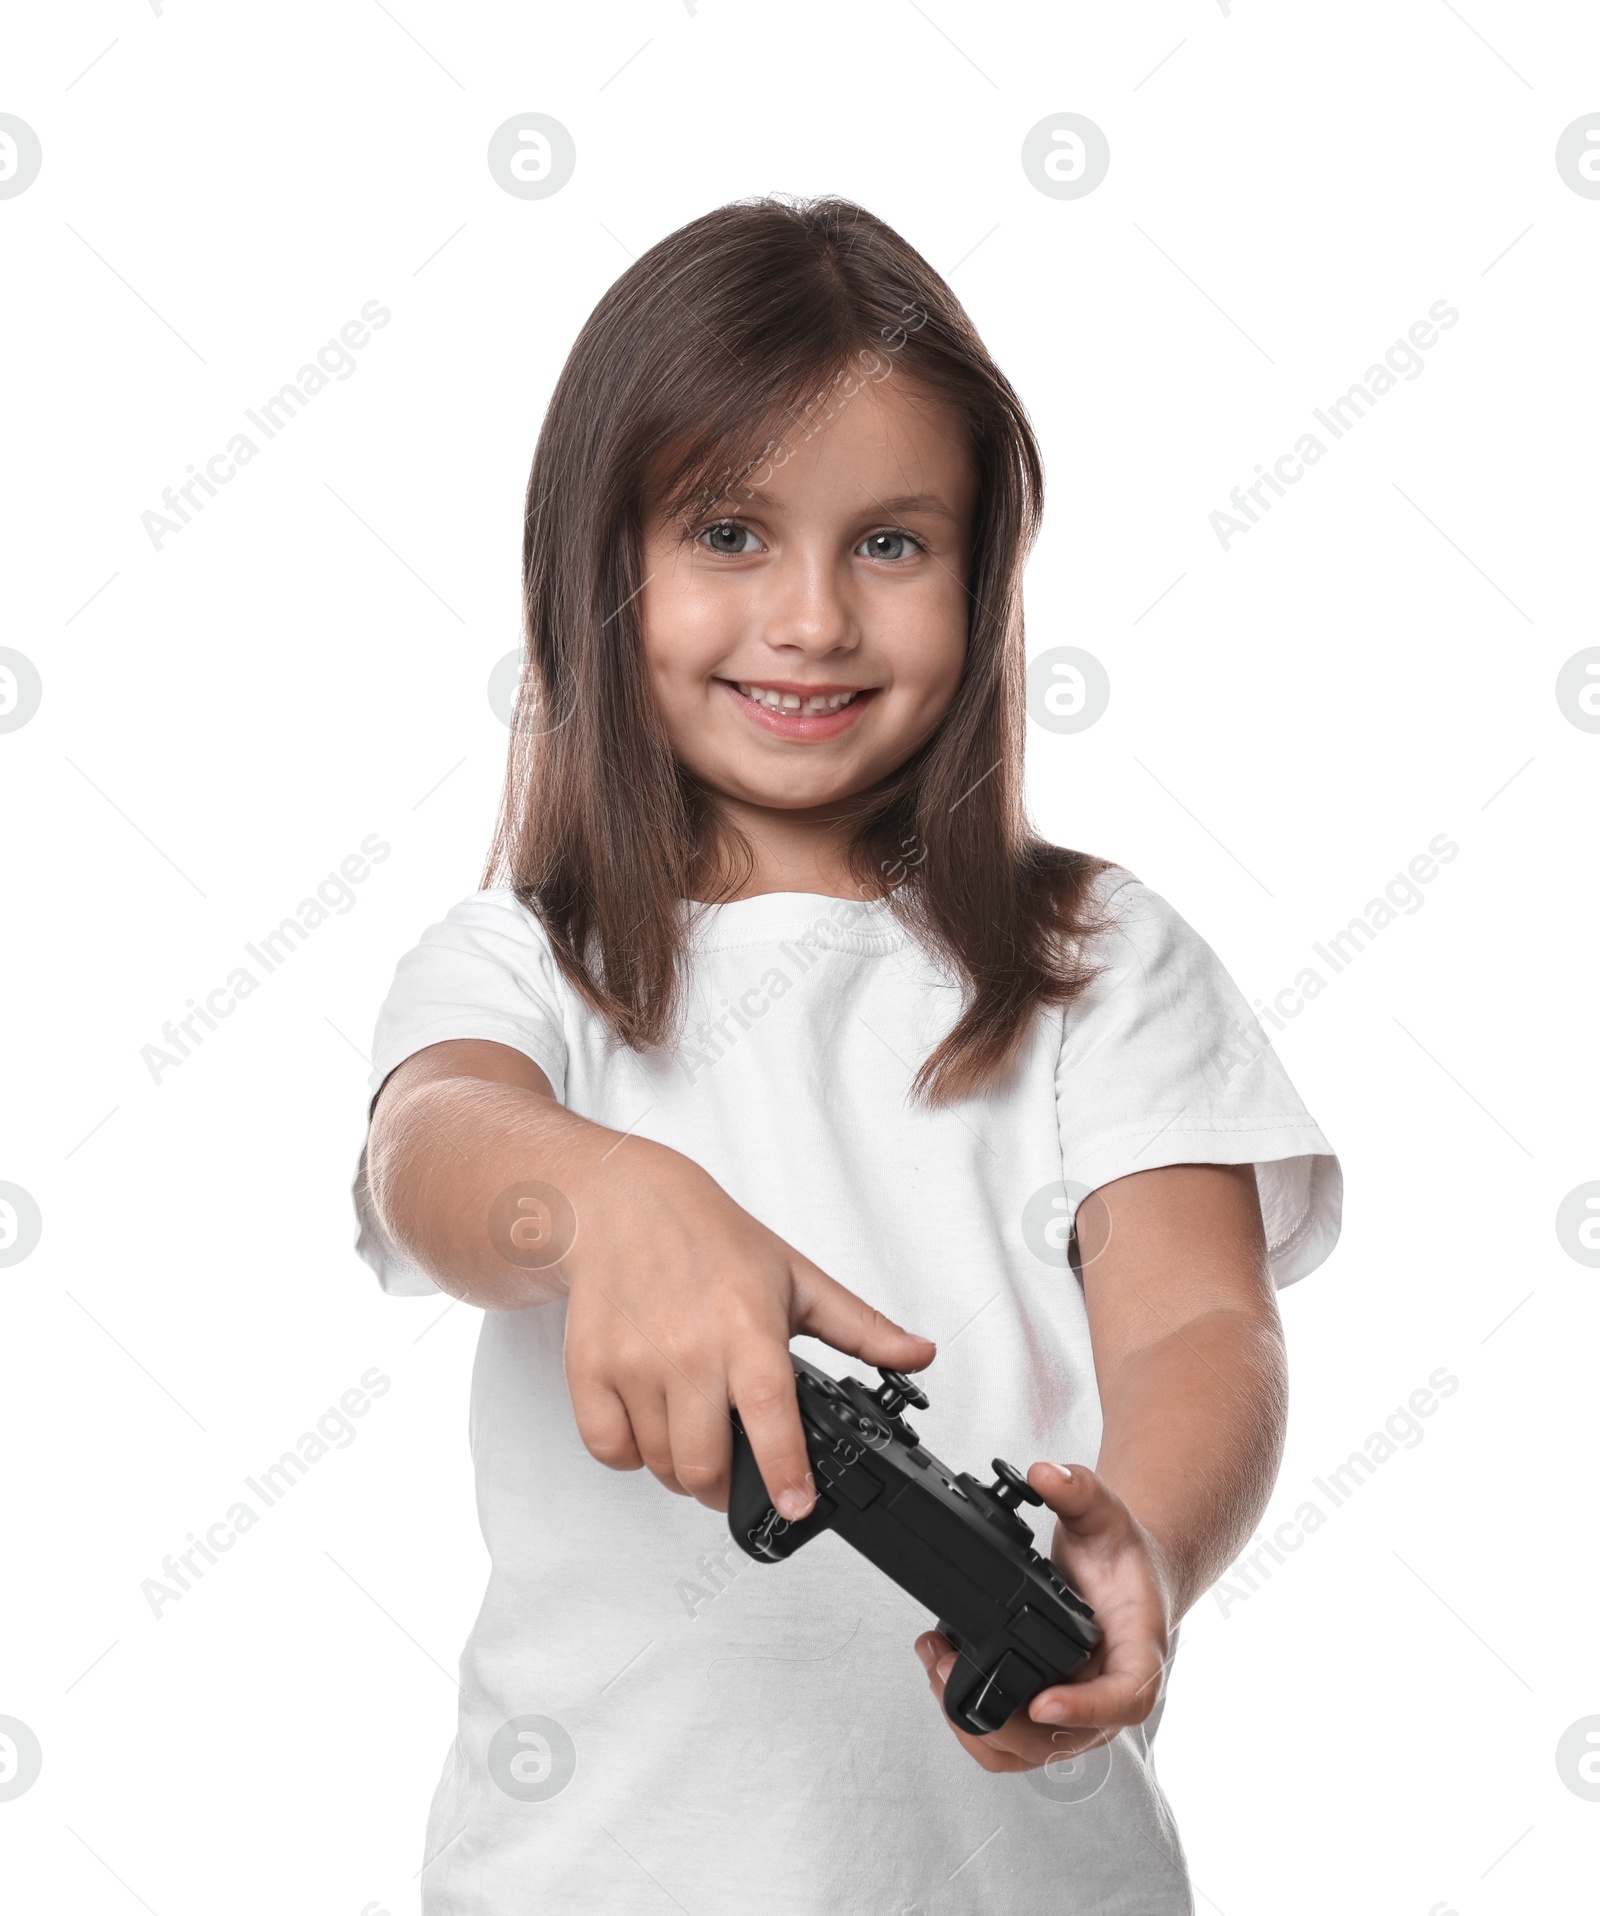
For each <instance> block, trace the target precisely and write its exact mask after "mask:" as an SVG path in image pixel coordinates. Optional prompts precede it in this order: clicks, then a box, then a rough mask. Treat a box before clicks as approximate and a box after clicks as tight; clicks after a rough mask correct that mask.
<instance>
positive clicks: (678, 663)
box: [640, 375, 977, 813]
mask: <svg viewBox="0 0 1600 1916" xmlns="http://www.w3.org/2000/svg"><path fill="white" fill-rule="evenodd" d="M844 390H845V389H844V388H842V387H835V389H834V394H833V397H832V401H831V409H832V411H833V414H834V416H833V418H832V419H831V420H830V421H828V422H827V423H826V424H824V425H823V426H822V427H821V429H820V430H818V431H812V430H811V429H810V428H809V427H807V426H805V425H797V426H794V427H791V428H790V430H789V433H788V436H787V437H786V438H785V440H784V441H783V443H782V445H781V446H780V447H779V448H778V449H776V450H775V451H773V452H772V453H771V455H770V456H769V457H768V458H767V459H766V460H765V461H764V462H763V463H761V464H759V465H757V466H756V467H755V469H754V470H753V471H752V472H751V473H750V474H749V475H748V476H747V478H746V479H745V480H744V481H742V482H741V484H740V485H739V486H738V488H737V489H736V490H735V491H734V492H733V493H730V494H729V495H728V497H727V498H725V499H723V500H722V501H721V502H719V504H718V505H717V506H716V507H715V508H714V509H713V510H712V511H711V512H710V513H709V514H708V515H707V516H706V517H705V518H703V519H700V520H697V521H693V522H691V523H690V524H689V525H688V527H687V528H686V527H685V525H684V522H683V520H682V519H681V518H673V517H671V516H669V515H667V514H665V513H662V512H659V511H657V512H654V513H652V514H651V515H650V516H649V518H648V519H647V522H646V526H645V533H644V550H643V560H644V575H645V584H644V587H643V589H642V592H641V594H640V599H641V604H642V607H643V631H644V650H645V657H646V660H647V663H648V666H649V670H650V675H651V682H652V684H653V686H654V689H655V695H656V698H657V701H658V703H659V705H660V708H661V712H662V715H663V717H664V719H665V721H666V726H667V732H668V735H669V737H670V739H671V742H672V747H673V750H674V751H675V752H676V754H677V756H678V758H679V760H680V761H681V762H682V763H683V764H684V765H686V766H687V767H688V768H689V770H690V771H691V772H693V773H694V774H695V775H696V776H697V777H698V778H700V779H701V780H702V781H703V782H704V783H705V784H707V785H708V786H710V787H711V788H712V789H713V790H715V791H716V792H718V793H719V794H721V795H722V796H723V797H724V798H726V799H728V800H731V801H732V802H733V806H734V809H735V811H736V812H737V811H739V810H742V809H744V808H747V807H755V808H757V809H760V810H776V811H783V812H787V813H795V812H803V811H805V810H806V809H808V808H811V807H818V806H822V807H825V806H827V805H828V804H830V803H831V802H836V801H837V800H839V799H842V798H846V797H849V796H850V795H851V794H853V793H855V792H859V791H862V790H864V789H865V788H867V787H868V786H871V785H874V784H876V783H877V782H878V781H879V780H880V779H882V778H884V777H886V776H887V775H888V774H889V773H890V772H892V771H894V770H895V768H896V767H897V766H899V765H901V764H903V763H904V762H905V760H906V759H907V758H909V757H910V756H911V754H912V753H913V752H914V751H915V750H916V749H917V747H918V746H919V745H921V744H922V743H923V741H924V740H925V739H926V738H927V737H928V736H929V735H930V734H931V733H932V732H933V731H934V730H935V728H936V727H937V726H938V724H939V721H940V720H941V719H942V718H943V717H944V715H945V713H946V712H947V711H948V710H949V707H950V703H951V700H952V699H953V698H954V696H955V692H956V687H957V685H958V684H959V682H960V679H961V670H962V665H963V662H964V660H965V656H966V635H967V607H968V597H967V585H966V581H967V568H968V560H969V556H970V548H971V541H972V526H973V516H974V512H975V508H976V503H977V475H976V472H975V470H974V467H973V461H972V456H971V453H970V451H969V450H968V444H967V434H966V431H965V428H964V426H963V425H962V422H961V421H960V420H959V418H958V417H957V416H956V414H955V413H954V412H953V411H952V410H951V409H950V408H948V407H947V406H945V405H944V404H943V403H942V402H940V401H938V400H936V399H934V398H933V397H932V395H931V394H929V393H928V392H927V391H926V390H924V389H922V388H919V387H917V386H915V385H913V384H912V383H911V382H910V381H909V380H907V379H904V378H902V377H900V376H898V375H894V376H891V377H888V378H885V379H883V380H882V381H881V383H878V384H873V383H871V382H870V381H863V383H862V384H861V386H860V387H859V388H858V389H857V390H856V391H855V392H854V393H853V394H851V395H850V396H849V397H844V396H843V394H844Z"/></svg>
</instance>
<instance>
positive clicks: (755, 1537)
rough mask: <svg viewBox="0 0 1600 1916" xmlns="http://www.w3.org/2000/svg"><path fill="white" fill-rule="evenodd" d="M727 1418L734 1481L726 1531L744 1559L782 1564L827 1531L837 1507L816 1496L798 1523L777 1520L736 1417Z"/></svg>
mask: <svg viewBox="0 0 1600 1916" xmlns="http://www.w3.org/2000/svg"><path fill="white" fill-rule="evenodd" d="M729 1414H730V1417H731V1419H732V1422H733V1477H732V1482H731V1483H730V1485H729V1488H728V1529H729V1530H730V1531H731V1532H732V1534H733V1540H734V1542H735V1543H736V1544H738V1546H739V1548H740V1549H741V1550H742V1551H744V1553H745V1555H746V1556H749V1557H754V1558H755V1560H756V1562H757V1563H781V1562H782V1561H783V1560H784V1558H785V1557H792V1556H793V1555H794V1553H795V1552H796V1551H797V1550H798V1549H799V1548H800V1546H801V1545H802V1544H806V1543H809V1542H810V1541H811V1539H812V1538H813V1537H815V1536H818V1535H820V1534H821V1532H822V1531H824V1530H826V1529H827V1528H828V1526H829V1524H830V1522H831V1521H832V1519H833V1513H834V1510H835V1508H836V1506H835V1504H834V1501H833V1499H832V1498H831V1497H829V1496H827V1495H826V1494H825V1493H819V1495H818V1497H817V1501H816V1503H815V1504H814V1505H813V1506H812V1508H811V1512H810V1515H809V1516H805V1517H802V1518H801V1519H800V1521H799V1522H798V1523H791V1522H789V1520H788V1519H787V1518H786V1517H780V1516H779V1515H778V1513H777V1510H776V1509H775V1508H774V1507H773V1502H772V1498H771V1496H770V1495H769V1494H768V1491H767V1486H766V1484H765V1482H764V1481H763V1480H762V1476H761V1471H760V1468H759V1466H758V1465H757V1463H756V1457H755V1452H754V1451H753V1450H752V1449H751V1448H750V1439H749V1438H748V1437H747V1436H746V1435H745V1432H744V1425H743V1424H741V1423H740V1421H739V1413H738V1412H737V1411H732V1412H730V1413H729Z"/></svg>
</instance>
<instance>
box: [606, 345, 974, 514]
mask: <svg viewBox="0 0 1600 1916" xmlns="http://www.w3.org/2000/svg"><path fill="white" fill-rule="evenodd" d="M973 476H974V460H973V454H972V446H971V435H970V433H969V431H968V430H967V426H966V421H965V419H964V417H963V415H962V414H961V412H960V410H959V409H958V408H957V407H956V406H954V405H953V404H952V403H951V402H949V401H948V400H946V399H944V398H943V397H942V396H941V395H940V394H938V393H937V392H935V391H934V390H933V389H932V388H931V387H929V386H927V385H925V384H924V383H922V382H921V381H919V380H917V379H915V378H914V377H913V376H911V375H910V374H908V373H906V372H904V371H903V370H901V369H899V368H896V367H895V366H894V365H893V364H892V362H888V363H885V364H884V366H883V370H882V372H881V374H880V376H879V377H877V378H873V377H871V376H863V375H861V374H860V373H856V374H854V375H853V374H852V370H851V368H850V366H849V365H846V367H845V368H844V369H843V370H842V371H841V372H839V373H837V374H835V375H833V376H832V377H830V378H829V379H828V380H827V381H826V382H825V383H821V384H819V385H818V386H817V387H816V388H815V389H814V390H810V391H808V392H807V393H805V394H804V395H802V396H801V397H800V398H799V399H797V400H795V401H791V402H789V403H786V404H784V405H782V406H781V407H778V408H775V409H772V410H770V411H768V412H766V413H763V414H761V415H759V416H752V417H751V418H750V419H749V420H746V421H741V422H739V423H738V424H737V425H732V426H730V427H729V428H728V429H726V430H725V431H724V433H723V434H721V435H720V436H719V443H718V444H716V445H715V446H713V447H710V448H704V447H696V446H694V445H692V444H690V443H688V442H687V441H682V440H680V441H679V442H678V444H677V445H676V446H673V447H667V448H663V450H662V452H661V454H660V455H659V456H658V457H657V458H656V459H655V460H654V461H652V463H651V469H650V472H649V475H648V478H647V482H646V485H645V488H644V496H645V500H646V503H647V505H648V506H649V507H651V508H652V509H654V510H659V511H678V512H685V513H689V514H691V515H692V514H693V513H694V512H696V511H707V510H710V509H711V508H712V507H714V506H719V505H724V504H727V503H729V502H742V503H752V504H757V505H766V506H778V505H781V504H782V502H783V500H784V499H785V497H787V496H790V495H792V494H793V492H794V491H795V490H796V488H797V486H800V485H804V484H807V483H809V482H816V481H823V482H826V483H832V484H837V483H838V482H840V481H841V480H842V479H846V478H856V479H859V480H861V481H862V482H864V483H866V484H869V485H870V486H872V487H873V488H874V489H875V491H876V492H878V493H881V492H882V491H883V490H884V488H885V486H892V487H893V489H894V492H895V494H896V495H897V496H900V497H901V498H902V503H904V500H905V498H906V497H908V496H910V495H922V494H929V495H935V494H939V493H941V492H944V493H948V492H951V491H961V490H964V489H965V486H966V484H967V483H968V482H969V481H970V480H971V479H972V478H973Z"/></svg>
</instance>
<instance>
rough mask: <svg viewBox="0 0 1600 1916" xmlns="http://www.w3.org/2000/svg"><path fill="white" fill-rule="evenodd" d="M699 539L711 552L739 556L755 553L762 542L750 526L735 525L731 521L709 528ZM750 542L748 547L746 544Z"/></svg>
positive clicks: (721, 522) (720, 522) (725, 520)
mask: <svg viewBox="0 0 1600 1916" xmlns="http://www.w3.org/2000/svg"><path fill="white" fill-rule="evenodd" d="M699 537H700V538H701V539H702V540H703V541H704V542H705V545H706V547H707V549H708V550H709V551H711V552H721V553H726V554H738V553H744V552H755V551H757V550H759V548H760V544H761V542H760V540H759V539H757V538H756V535H755V534H754V533H753V532H752V531H751V530H750V528H749V527H748V526H741V525H735V524H734V522H733V521H732V520H731V519H723V520H719V521H718V523H717V524H716V525H714V526H707V527H706V528H705V530H704V531H703V532H701V533H700V534H699ZM747 539H748V540H749V541H750V543H749V544H748V545H746V544H745V541H746V540H747Z"/></svg>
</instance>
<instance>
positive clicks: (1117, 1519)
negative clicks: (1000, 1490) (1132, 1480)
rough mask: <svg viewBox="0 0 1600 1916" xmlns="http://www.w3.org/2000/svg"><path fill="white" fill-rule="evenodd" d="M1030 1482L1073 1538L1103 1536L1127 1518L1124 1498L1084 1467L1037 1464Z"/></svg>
mask: <svg viewBox="0 0 1600 1916" xmlns="http://www.w3.org/2000/svg"><path fill="white" fill-rule="evenodd" d="M1028 1482H1029V1483H1030V1484H1032V1486H1033V1488H1034V1489H1035V1490H1037V1491H1038V1493H1039V1495H1040V1496H1041V1497H1043V1499H1044V1501H1045V1508H1046V1509H1047V1510H1050V1511H1052V1512H1053V1513H1054V1514H1055V1515H1056V1516H1057V1517H1059V1518H1060V1520H1061V1522H1062V1524H1063V1526H1064V1527H1065V1528H1066V1529H1067V1530H1068V1531H1070V1532H1071V1533H1072V1535H1074V1536H1077V1537H1097V1536H1103V1535H1104V1534H1105V1533H1106V1532H1107V1531H1109V1530H1112V1529H1116V1528H1118V1527H1119V1526H1120V1525H1121V1524H1122V1523H1123V1521H1124V1519H1125V1515H1126V1513H1125V1508H1124V1505H1123V1502H1122V1499H1121V1498H1120V1497H1118V1496H1117V1494H1116V1493H1115V1492H1114V1491H1112V1490H1108V1489H1107V1487H1106V1486H1105V1485H1104V1484H1103V1483H1101V1481H1100V1479H1099V1478H1098V1477H1097V1476H1096V1475H1095V1474H1094V1472H1093V1471H1092V1470H1089V1469H1086V1468H1085V1466H1084V1465H1082V1464H1072V1465H1070V1466H1069V1465H1067V1464H1035V1465H1034V1466H1033V1468H1032V1470H1030V1471H1029V1472H1028Z"/></svg>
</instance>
